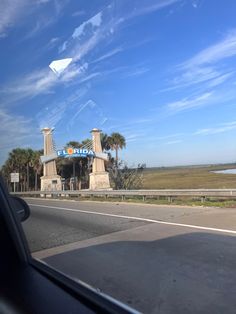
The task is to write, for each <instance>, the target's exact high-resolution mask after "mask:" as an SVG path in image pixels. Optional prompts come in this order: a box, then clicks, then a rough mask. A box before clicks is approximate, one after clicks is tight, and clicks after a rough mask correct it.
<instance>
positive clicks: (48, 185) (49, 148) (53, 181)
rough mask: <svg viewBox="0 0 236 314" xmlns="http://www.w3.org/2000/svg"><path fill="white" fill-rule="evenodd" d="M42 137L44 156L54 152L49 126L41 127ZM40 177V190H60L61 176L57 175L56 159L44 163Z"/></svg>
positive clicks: (51, 130)
mask: <svg viewBox="0 0 236 314" xmlns="http://www.w3.org/2000/svg"><path fill="white" fill-rule="evenodd" d="M41 131H42V133H43V137H44V156H48V155H50V154H52V153H53V152H54V148H53V139H52V132H53V129H51V128H43V129H42V130H41ZM40 179H41V191H61V189H62V186H61V177H60V176H59V175H57V169H56V161H55V160H52V161H49V162H46V163H44V165H43V176H42V177H41V178H40Z"/></svg>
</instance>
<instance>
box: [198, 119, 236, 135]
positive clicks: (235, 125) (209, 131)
mask: <svg viewBox="0 0 236 314" xmlns="http://www.w3.org/2000/svg"><path fill="white" fill-rule="evenodd" d="M235 129H236V121H233V122H227V123H222V124H221V125H218V126H217V127H213V128H205V129H200V130H197V131H196V132H195V133H194V135H213V134H219V133H224V132H228V131H231V130H235Z"/></svg>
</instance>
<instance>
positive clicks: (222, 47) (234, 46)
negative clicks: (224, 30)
mask: <svg viewBox="0 0 236 314" xmlns="http://www.w3.org/2000/svg"><path fill="white" fill-rule="evenodd" d="M235 55H236V30H234V31H232V32H230V33H229V34H228V35H227V36H226V37H225V38H223V39H222V40H220V41H218V42H217V43H216V44H213V45H212V46H209V47H208V48H206V49H203V50H202V51H200V52H199V53H197V54H196V55H195V56H194V57H192V58H190V59H189V60H187V61H185V62H184V63H183V64H181V65H180V67H182V68H194V67H199V66H202V65H206V64H207V65H209V64H214V63H216V62H218V61H221V60H222V59H226V58H229V57H233V56H235Z"/></svg>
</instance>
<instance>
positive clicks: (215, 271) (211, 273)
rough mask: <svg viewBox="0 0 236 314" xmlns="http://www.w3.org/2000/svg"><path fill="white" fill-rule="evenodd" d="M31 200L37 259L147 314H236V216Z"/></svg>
mask: <svg viewBox="0 0 236 314" xmlns="http://www.w3.org/2000/svg"><path fill="white" fill-rule="evenodd" d="M26 200H27V202H28V203H29V204H30V207H31V217H30V218H29V219H28V220H27V221H26V222H24V223H23V228H24V231H25V233H26V236H27V239H28V242H29V246H30V249H31V251H32V252H33V256H34V257H36V258H40V259H43V260H44V261H45V262H47V263H48V264H50V265H52V266H53V267H55V268H57V269H59V270H60V271H62V272H64V273H66V274H68V275H70V276H72V277H75V278H79V279H81V280H82V281H84V282H87V283H89V284H90V285H92V286H93V287H96V288H99V289H100V290H101V291H103V292H105V293H107V294H110V295H112V296H113V297H115V298H117V299H119V300H121V301H123V302H124V303H126V304H128V305H130V306H132V307H134V308H135V309H137V310H139V311H141V312H144V313H181V314H183V313H235V309H236V298H235V295H236V245H235V244H236V241H235V240H236V237H235V236H236V210H235V209H217V208H204V207H177V206H156V205H145V204H127V203H99V202H79V201H61V200H43V199H41V200H40V199H26Z"/></svg>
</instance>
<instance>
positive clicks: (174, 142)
mask: <svg viewBox="0 0 236 314" xmlns="http://www.w3.org/2000/svg"><path fill="white" fill-rule="evenodd" d="M181 142H182V141H181V140H176V141H169V142H166V143H165V144H166V145H173V144H178V143H181Z"/></svg>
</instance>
